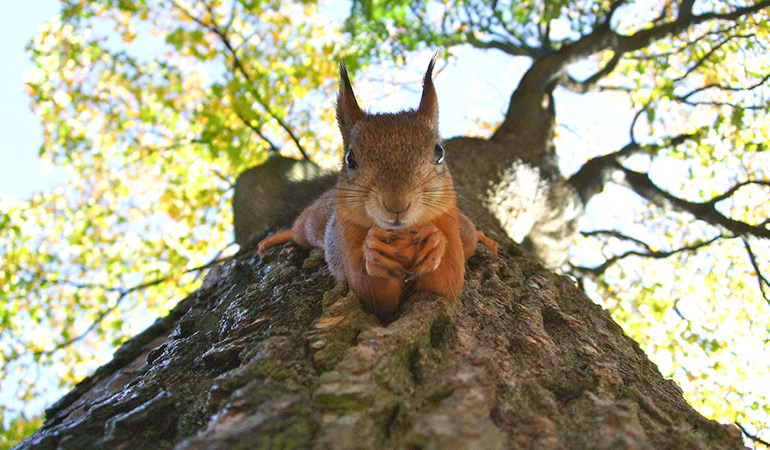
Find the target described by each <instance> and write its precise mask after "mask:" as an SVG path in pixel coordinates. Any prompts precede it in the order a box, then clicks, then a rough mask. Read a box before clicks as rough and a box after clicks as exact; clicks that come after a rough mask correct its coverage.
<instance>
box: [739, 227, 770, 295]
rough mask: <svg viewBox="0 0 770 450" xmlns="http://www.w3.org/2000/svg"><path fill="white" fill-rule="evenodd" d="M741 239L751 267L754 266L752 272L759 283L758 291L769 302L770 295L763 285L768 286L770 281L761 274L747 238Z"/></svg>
mask: <svg viewBox="0 0 770 450" xmlns="http://www.w3.org/2000/svg"><path fill="white" fill-rule="evenodd" d="M742 240H743V246H744V247H745V248H746V253H748V254H749V261H751V265H752V267H754V272H756V273H757V282H758V283H759V292H761V293H762V297H764V299H765V301H766V302H767V303H768V304H770V297H768V293H767V292H765V286H768V287H770V281H768V280H767V278H766V277H765V276H764V275H763V274H762V271H761V270H760V269H759V264H758V263H757V258H756V256H755V255H754V252H753V251H752V250H751V245H749V241H748V240H747V239H745V238H744V239H742Z"/></svg>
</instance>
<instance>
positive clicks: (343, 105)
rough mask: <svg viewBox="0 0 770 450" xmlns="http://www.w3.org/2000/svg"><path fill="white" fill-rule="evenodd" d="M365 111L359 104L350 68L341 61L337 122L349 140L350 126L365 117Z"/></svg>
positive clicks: (343, 135) (345, 137) (344, 137)
mask: <svg viewBox="0 0 770 450" xmlns="http://www.w3.org/2000/svg"><path fill="white" fill-rule="evenodd" d="M364 115H365V113H364V112H363V111H362V110H361V108H360V107H359V106H358V102H357V101H356V95H355V94H354V93H353V86H351V84H350V78H348V69H347V67H345V61H340V88H339V92H338V93H337V124H338V125H339V127H340V132H342V137H343V139H344V140H347V138H348V135H349V133H350V128H351V127H352V126H353V124H355V123H356V122H357V121H359V120H360V119H361V118H363V117H364Z"/></svg>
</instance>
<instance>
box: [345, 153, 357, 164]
mask: <svg viewBox="0 0 770 450" xmlns="http://www.w3.org/2000/svg"><path fill="white" fill-rule="evenodd" d="M345 165H346V166H348V169H357V168H358V161H356V155H355V153H353V150H348V151H347V152H345Z"/></svg>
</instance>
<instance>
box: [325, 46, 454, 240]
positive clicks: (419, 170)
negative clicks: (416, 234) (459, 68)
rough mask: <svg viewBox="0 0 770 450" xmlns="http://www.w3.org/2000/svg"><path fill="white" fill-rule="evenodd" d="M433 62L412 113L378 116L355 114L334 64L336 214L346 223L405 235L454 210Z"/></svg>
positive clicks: (345, 75) (348, 86)
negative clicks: (338, 143)
mask: <svg viewBox="0 0 770 450" xmlns="http://www.w3.org/2000/svg"><path fill="white" fill-rule="evenodd" d="M435 63H436V55H434V56H433V58H432V59H431V61H430V64H429V65H428V70H427V71H426V72H425V77H424V78H423V90H422V98H421V99H420V106H419V107H418V108H417V109H416V110H414V109H410V110H406V111H401V112H398V113H380V114H369V113H366V112H364V111H363V110H361V108H360V107H359V106H358V102H357V101H356V97H355V95H354V94H353V87H352V86H351V84H350V79H349V78H348V73H347V70H346V69H345V64H344V63H341V64H340V86H339V93H338V95H337V122H338V124H339V127H340V132H341V133H342V142H343V161H342V170H341V172H340V180H339V182H338V184H337V189H338V191H337V206H338V208H337V213H338V214H339V215H341V216H342V215H344V216H345V217H344V218H346V219H347V220H351V221H354V222H356V223H358V224H359V225H361V226H364V227H367V228H369V227H372V226H378V227H380V228H383V229H387V230H392V231H408V230H413V229H419V228H420V227H422V226H423V225H425V224H426V223H428V222H430V221H431V220H432V219H433V218H435V217H437V216H439V215H441V214H443V213H445V212H447V211H448V210H449V209H450V208H455V207H456V206H455V205H456V198H455V193H454V190H453V188H452V179H451V177H450V175H449V170H448V168H447V166H446V161H445V158H444V147H443V146H442V145H441V137H440V136H439V132H438V100H437V98H436V90H435V88H434V86H433V78H432V75H433V67H434V65H435Z"/></svg>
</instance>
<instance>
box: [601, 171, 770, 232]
mask: <svg viewBox="0 0 770 450" xmlns="http://www.w3.org/2000/svg"><path fill="white" fill-rule="evenodd" d="M616 173H618V174H619V175H621V176H618V177H613V181H618V182H619V183H620V184H622V185H625V186H627V187H629V188H631V189H633V190H634V192H636V193H637V194H639V195H641V196H642V197H644V198H645V199H647V200H648V201H650V202H651V203H654V204H656V205H658V206H660V207H663V208H666V209H668V210H671V211H678V212H684V213H689V214H691V215H693V216H694V217H695V218H696V219H698V220H702V221H704V222H707V223H709V224H711V225H714V226H716V227H718V228H720V229H722V230H724V231H726V232H729V233H731V234H733V235H735V236H753V237H757V238H763V239H770V229H768V228H766V227H762V226H759V225H750V224H747V223H745V222H741V221H738V220H733V219H731V218H729V217H726V216H724V215H723V214H722V213H720V212H719V211H717V210H716V208H715V205H714V203H715V202H712V200H709V201H707V202H704V203H696V202H689V201H687V200H683V199H681V198H678V197H675V196H673V195H671V194H670V193H668V192H666V191H664V190H663V189H661V188H659V187H658V186H656V185H655V184H654V183H653V182H652V180H650V177H649V176H647V174H645V173H639V172H634V171H633V170H630V169H626V168H625V167H622V166H620V165H619V164H618V165H617V172H616ZM757 183H758V184H765V183H767V182H764V181H757ZM719 197H722V196H718V197H717V198H719Z"/></svg>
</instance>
